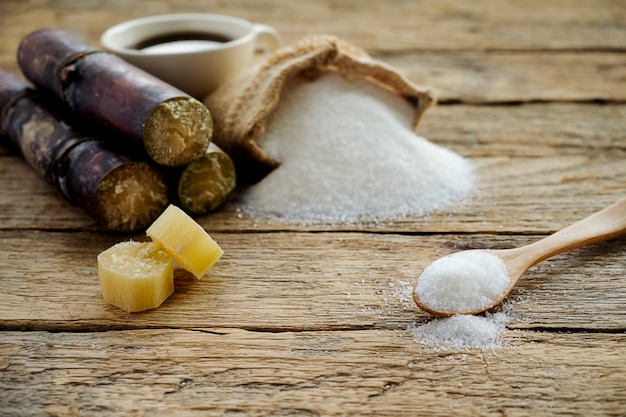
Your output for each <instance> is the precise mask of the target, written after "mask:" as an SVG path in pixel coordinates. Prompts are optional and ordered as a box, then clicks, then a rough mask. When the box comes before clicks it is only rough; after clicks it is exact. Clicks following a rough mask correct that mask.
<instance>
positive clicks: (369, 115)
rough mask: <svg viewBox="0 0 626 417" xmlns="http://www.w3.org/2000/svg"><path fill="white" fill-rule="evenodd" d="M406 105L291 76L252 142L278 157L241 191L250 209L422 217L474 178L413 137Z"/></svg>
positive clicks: (367, 91)
mask: <svg viewBox="0 0 626 417" xmlns="http://www.w3.org/2000/svg"><path fill="white" fill-rule="evenodd" d="M414 117H415V110H414V108H413V107H412V106H411V105H410V104H409V103H408V102H407V101H406V100H405V99H404V98H401V97H399V96H397V95H395V94H393V93H391V92H389V91H387V90H385V89H383V88H381V87H378V86H375V85H373V84H371V83H369V82H366V81H362V80H359V81H347V80H344V79H343V78H342V77H341V76H340V75H337V74H334V73H328V74H324V75H322V76H321V77H320V78H318V79H316V80H315V81H312V82H311V81H305V80H301V79H295V80H292V81H291V82H290V83H288V84H287V85H286V86H285V87H284V90H283V93H282V96H281V99H280V102H279V105H278V107H277V108H276V109H275V111H274V113H273V114H272V115H271V116H270V118H269V120H268V123H267V126H266V131H265V134H264V136H263V137H262V138H261V139H260V140H259V146H260V147H261V148H262V149H264V150H265V151H266V152H267V153H268V154H269V155H270V156H272V157H273V158H275V159H276V160H278V161H280V162H281V165H280V166H279V167H278V168H277V169H276V170H274V171H273V172H272V173H270V174H269V175H268V176H267V177H265V178H264V179H263V180H262V181H261V182H259V183H258V184H256V185H254V186H252V187H250V188H249V189H248V190H247V191H246V192H245V193H244V195H243V196H242V208H243V209H244V210H245V211H247V212H248V213H250V214H253V215H258V216H265V217H280V218H283V219H291V220H299V221H317V220H326V221H346V222H350V221H358V220H359V219H362V218H365V219H368V220H381V219H386V218H394V217H395V218H397V217H402V216H407V215H421V214H424V213H427V212H430V211H433V210H437V209H441V208H443V207H445V206H446V205H448V204H450V203H453V202H455V201H458V200H459V199H461V198H463V197H464V196H466V195H467V193H468V192H469V191H470V189H471V188H472V186H473V182H474V175H473V169H472V166H471V164H470V163H469V162H468V161H467V160H466V159H464V158H463V157H461V156H459V155H457V154H456V153H454V152H451V151H449V150H447V149H445V148H442V147H440V146H437V145H435V144H434V143H432V142H429V141H428V140H426V139H424V138H422V137H419V136H417V135H415V133H414V132H413V131H412V122H413V120H414Z"/></svg>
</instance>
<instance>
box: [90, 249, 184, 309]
mask: <svg viewBox="0 0 626 417" xmlns="http://www.w3.org/2000/svg"><path fill="white" fill-rule="evenodd" d="M98 277H99V278H100V291H101V292H102V297H103V298H104V300H105V301H106V302H107V303H109V304H112V305H114V306H116V307H119V308H121V309H122V310H124V311H128V312H138V311H144V310H150V309H153V308H157V307H159V306H160V305H161V304H162V303H163V301H165V300H166V299H167V298H168V297H169V296H170V295H171V294H172V293H173V292H174V260H173V259H172V257H171V256H170V255H169V254H168V253H167V252H166V251H164V250H163V249H161V248H160V247H158V246H157V245H156V244H155V243H154V242H134V241H127V242H120V243H118V244H116V245H114V246H111V247H110V248H109V249H107V250H105V251H104V252H102V253H100V254H99V255H98Z"/></svg>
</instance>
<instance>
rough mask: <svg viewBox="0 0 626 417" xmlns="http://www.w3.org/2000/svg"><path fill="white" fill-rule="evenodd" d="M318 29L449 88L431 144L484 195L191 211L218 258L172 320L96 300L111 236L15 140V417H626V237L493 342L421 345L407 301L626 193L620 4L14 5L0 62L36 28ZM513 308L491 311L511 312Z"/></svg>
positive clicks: (6, 321)
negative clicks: (406, 208)
mask: <svg viewBox="0 0 626 417" xmlns="http://www.w3.org/2000/svg"><path fill="white" fill-rule="evenodd" d="M178 12H208V13H220V14H232V15H237V16H241V17H243V18H246V19H249V20H252V21H258V22H263V23H267V24H270V25H272V26H274V27H276V28H277V29H278V30H279V31H280V32H281V34H282V37H283V41H284V43H285V44H290V43H293V42H295V41H297V40H299V39H301V38H303V37H305V36H309V35H312V34H320V33H327V34H332V35H336V36H338V37H340V38H342V39H345V40H347V41H349V42H351V43H354V44H355V45H357V46H359V47H362V48H364V49H365V50H366V51H368V52H369V53H370V54H371V55H372V56H374V57H376V58H378V59H381V60H383V61H385V62H387V63H388V64H390V65H393V66H394V67H396V68H398V69H399V70H400V71H402V72H403V73H405V74H406V75H407V77H408V78H409V79H411V80H412V81H414V82H415V83H418V84H422V85H428V86H431V87H432V88H434V90H435V91H436V93H437V94H438V97H439V100H440V101H439V105H438V106H436V107H434V108H433V109H431V110H429V111H428V112H427V113H426V114H425V116H424V118H423V123H422V124H421V127H420V130H419V134H420V135H423V136H424V137H426V138H428V139H429V140H431V141H432V142H434V143H436V144H438V145H441V146H443V147H446V148H448V149H451V150H453V151H454V152H457V153H459V154H461V155H463V156H465V157H466V158H468V159H469V160H470V161H471V162H472V164H473V165H474V167H475V172H476V177H477V181H476V187H475V188H474V190H473V191H472V193H471V195H469V196H468V198H466V199H464V200H463V201H461V202H459V203H458V204H454V205H452V206H450V207H446V208H444V209H442V210H440V211H437V212H433V213H429V214H428V215H426V216H408V217H405V218H399V219H390V220H387V221H373V220H371V219H364V220H363V221H362V222H360V223H358V224H337V223H327V222H326V223H318V224H313V225H303V224H301V223H298V222H293V221H286V220H285V219H261V218H255V217H252V216H250V215H248V214H247V213H245V212H244V211H242V210H241V207H240V206H239V205H238V202H237V200H236V199H234V200H233V201H231V202H230V203H229V204H228V205H226V206H224V207H223V208H221V209H220V210H219V211H217V212H215V213H212V214H209V215H206V216H201V217H198V218H197V220H198V222H199V223H200V224H201V225H202V226H203V227H205V228H206V230H207V231H209V233H211V235H212V236H213V237H214V238H216V240H217V241H218V243H219V244H220V245H221V246H222V247H223V249H224V250H225V255H224V257H223V258H222V259H221V260H220V261H219V262H218V263H217V264H216V265H215V267H214V268H213V269H212V270H211V271H210V272H209V274H207V275H206V276H205V277H204V279H202V280H200V281H197V280H195V279H193V278H192V277H191V276H190V275H189V274H186V273H183V272H182V271H177V273H176V291H175V293H174V294H173V296H172V297H170V298H169V299H168V300H167V301H166V302H165V303H164V305H163V306H161V307H160V308H159V309H156V310H153V311H148V312H144V313H139V314H128V313H125V312H123V311H122V310H119V309H117V308H115V307H112V306H109V305H107V304H106V303H105V302H104V301H103V300H102V298H101V296H100V292H99V286H98V277H97V270H96V256H97V254H98V253H100V251H102V250H104V249H106V248H108V247H110V246H111V245H113V244H114V243H117V242H119V241H121V240H127V239H130V238H132V239H136V240H143V239H146V238H145V236H144V235H143V234H142V233H138V234H134V235H118V234H107V233H102V232H100V231H99V230H98V227H97V226H96V224H95V223H94V222H93V221H92V220H91V219H90V218H89V217H88V216H87V215H86V214H84V213H83V212H82V211H81V210H80V209H78V208H76V207H72V206H70V205H68V204H67V203H66V202H64V201H63V200H62V199H61V198H60V197H59V196H58V195H57V193H56V192H55V191H54V189H53V188H52V187H51V186H50V185H48V184H47V183H46V182H45V181H43V180H42V179H40V178H39V177H37V175H36V174H35V173H33V172H31V170H30V168H28V166H27V165H26V164H25V163H24V162H23V161H21V160H20V159H19V158H18V157H16V156H14V155H11V154H10V153H9V152H8V151H7V149H5V148H2V147H0V299H2V303H0V415H3V416H5V415H6V416H11V417H13V416H96V417H100V416H103V417H106V416H148V415H150V416H155V415H156V416H161V415H163V416H185V417H186V416H206V415H218V416H227V417H242V416H305V417H306V416H345V415H347V416H403V415H406V416H422V415H424V416H450V415H470V416H503V415H506V416H527V415H537V416H539V415H541V416H544V415H545V416H559V415H561V416H562V415H568V416H623V415H624V412H625V411H626V393H625V391H624V387H625V386H626V361H624V356H625V355H626V348H625V346H626V338H625V333H624V331H625V330H626V312H625V311H624V305H626V291H625V286H624V277H625V276H626V267H625V265H626V251H625V248H626V237H622V238H618V239H615V240H612V241H608V242H604V243H600V244H596V245H591V246H587V247H583V248H579V249H577V250H573V251H571V252H568V253H563V254H560V255H557V256H555V257H553V258H551V259H548V260H546V261H544V262H542V263H540V264H539V265H536V266H535V267H533V268H531V269H530V270H529V271H528V273H527V274H526V275H525V276H524V277H523V278H522V279H521V280H520V282H519V284H518V286H517V287H516V288H515V289H514V291H513V293H512V294H511V296H510V298H509V299H508V301H507V303H506V304H505V305H504V306H502V307H501V309H504V311H506V313H507V316H508V317H509V318H510V321H509V322H508V324H507V328H506V331H504V332H503V333H502V334H501V335H500V342H501V346H500V347H499V348H497V349H452V348H445V347H441V346H428V345H424V344H423V343H422V342H420V341H417V340H415V339H414V337H413V335H412V334H411V333H410V332H409V331H408V330H407V327H409V326H412V325H420V324H422V323H426V322H428V321H429V320H431V317H429V316H428V315H427V314H425V313H423V312H421V311H419V310H418V309H417V308H416V306H415V305H414V303H413V301H412V300H411V298H410V291H411V289H412V285H413V283H414V282H415V279H416V278H417V276H418V275H419V273H420V272H421V270H422V269H423V268H424V267H426V266H427V265H428V264H430V263H431V262H432V261H433V260H435V259H436V258H438V257H440V256H443V255H447V254H449V253H452V252H455V251H459V250H464V249H473V248H492V249H497V248H507V247H514V246H519V245H524V244H527V243H530V242H532V241H535V240H537V239H540V238H542V237H544V236H546V235H547V234H549V233H552V232H554V231H556V230H558V229H560V228H562V227H564V226H566V225H568V224H571V223H573V222H575V221H577V220H579V219H582V218H583V217H586V216H588V215H589V214H591V213H593V212H595V211H597V210H600V209H601V208H603V207H605V206H607V205H609V204H611V203H612V202H614V201H616V200H618V199H619V198H621V197H623V196H624V190H626V164H624V160H625V158H626V123H625V122H626V101H625V99H626V87H625V86H626V83H625V81H626V8H625V7H624V4H623V2H622V0H554V1H550V2H546V1H544V0H529V1H523V2H519V1H515V0H503V1H497V2H495V1H492V0H475V1H471V2H466V1H462V0H446V1H435V0H426V1H419V2H418V1H413V0H389V1H385V2H375V1H361V0H302V1H297V2H287V1H284V0H262V1H254V0H237V1H228V2H226V1H220V0H141V1H133V2H128V1H122V0H84V1H73V0H39V1H36V2H26V1H22V0H0V39H1V40H2V42H0V68H2V69H4V70H8V71H12V72H14V73H19V70H18V68H17V64H16V62H15V54H16V49H17V46H18V44H19V41H20V39H21V38H22V37H23V36H24V35H26V34H27V33H29V32H31V31H32V30H35V29H38V28H41V27H54V28H59V29H66V30H69V31H71V32H72V33H74V34H76V35H79V36H81V37H84V38H85V39H87V40H88V41H90V42H92V43H94V44H99V36H100V34H101V33H102V31H104V30H105V29H106V28H107V27H109V26H111V25H113V24H116V23H119V22H121V21H124V20H127V19H131V18H136V17H140V16H144V15H152V14H162V13H178ZM497 311H499V309H498V310H497Z"/></svg>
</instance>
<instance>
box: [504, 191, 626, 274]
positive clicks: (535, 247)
mask: <svg viewBox="0 0 626 417" xmlns="http://www.w3.org/2000/svg"><path fill="white" fill-rule="evenodd" d="M623 234H626V198H622V199H621V200H619V201H617V202H616V203H613V204H611V205H610V206H608V207H606V208H604V209H603V210H600V211H598V212H597V213H594V214H592V215H591V216H589V217H586V218H584V219H582V220H580V221H578V222H576V223H574V224H572V225H570V226H567V227H566V228H564V229H561V230H559V231H558V232H556V233H554V234H552V235H550V236H547V237H545V238H543V239H541V240H538V241H537V242H534V243H531V244H530V245H527V246H524V247H523V248H519V249H523V253H524V255H523V258H524V259H519V258H521V257H522V256H520V255H521V252H522V251H521V250H520V252H518V254H517V255H518V256H516V258H518V259H517V261H518V262H523V263H525V264H526V266H527V267H531V266H533V265H536V264H538V263H539V262H541V261H543V260H545V259H548V258H550V257H552V256H554V255H557V254H559V253H561V252H565V251H568V250H570V249H575V248H578V247H580V246H584V245H589V244H591V243H596V242H600V241H603V240H609V239H613V238H616V237H618V236H620V235H623Z"/></svg>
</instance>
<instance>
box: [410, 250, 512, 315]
mask: <svg viewBox="0 0 626 417" xmlns="http://www.w3.org/2000/svg"><path fill="white" fill-rule="evenodd" d="M509 283H510V276H509V272H508V271H507V269H506V265H505V264H504V262H503V261H502V260H501V259H500V258H499V257H497V256H495V255H493V254H490V253H488V252H485V251H480V250H471V251H462V252H457V253H454V254H452V255H448V256H445V257H443V258H440V259H437V260H436V261H435V262H433V263H432V264H430V265H429V266H428V267H427V268H426V269H424V272H422V275H421V276H420V278H419V280H418V282H417V286H416V288H415V295H416V296H417V299H418V300H419V301H420V303H421V304H422V305H423V306H425V307H427V308H430V309H432V310H435V311H442V312H448V313H461V312H468V311H476V310H479V309H481V308H484V307H486V306H488V305H490V304H492V303H493V302H494V301H496V300H498V299H499V298H500V297H501V296H502V295H503V294H504V292H505V291H506V289H507V288H508V287H509Z"/></svg>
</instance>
